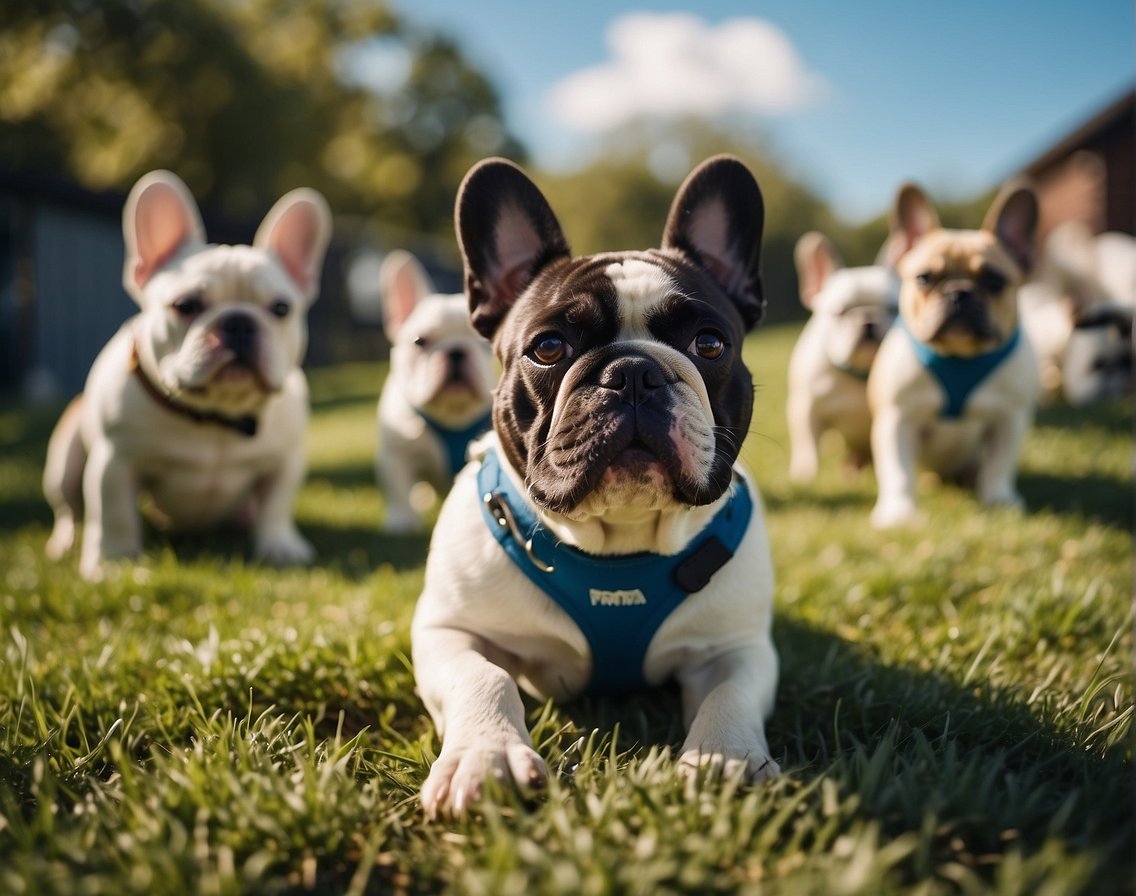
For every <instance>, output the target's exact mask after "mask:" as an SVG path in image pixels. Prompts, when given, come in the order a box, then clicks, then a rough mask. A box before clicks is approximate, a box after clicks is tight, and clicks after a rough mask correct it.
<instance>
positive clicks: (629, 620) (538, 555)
mask: <svg viewBox="0 0 1136 896" xmlns="http://www.w3.org/2000/svg"><path fill="white" fill-rule="evenodd" d="M477 485H478V489H479V491H480V492H481V495H482V504H481V509H482V514H483V515H484V517H485V522H486V524H487V525H488V526H489V531H490V532H492V533H493V537H494V538H496V539H497V542H498V543H499V544H500V545H501V547H502V548H503V549H504V550H505V553H506V554H508V555H509V558H510V559H511V560H512V561H513V563H515V564H516V566H517V568H518V569H519V570H520V571H521V572H523V573H524V574H525V575H526V576H528V577H529V579H530V580H532V582H533V583H534V584H535V585H536V586H537V588H539V589H540V590H541V591H543V592H544V593H545V594H547V595H548V596H549V597H550V598H551V599H552V600H554V601H555V602H556V603H557V604H558V605H559V606H560V608H561V609H562V610H564V612H566V613H567V614H568V615H569V616H571V617H572V620H573V621H574V622H575V623H576V625H578V626H579V627H580V631H581V632H583V634H584V637H585V638H586V639H587V641H588V646H589V647H590V648H591V652H592V675H591V679H590V681H589V682H588V687H587V691H588V692H589V693H592V694H612V693H623V692H626V691H633V690H638V689H641V688H643V687H645V686H646V684H647V681H646V678H645V677H644V675H643V662H644V660H645V659H646V657H647V648H648V646H650V643H651V639H652V638H653V637H654V636H655V632H657V631H658V630H659V626H661V625H662V624H663V621H664V620H665V619H666V618H667V617H668V616H669V615H670V614H671V613H672V612H673V611H674V609H675V608H676V607H677V606H678V605H679V604H680V603H682V602H683V600H685V599H686V597H687V595H689V594H694V593H695V592H697V591H701V590H702V589H703V588H704V587H705V586H706V584H707V583H708V582H709V581H710V577H711V576H712V575H714V573H716V572H717V571H718V570H719V569H721V568H722V567H723V566H724V565H725V564H726V563H727V562H728V561H729V560H730V558H731V557H733V556H734V552H735V551H737V548H738V545H739V544H740V543H741V540H742V537H743V535H744V534H745V531H746V529H747V528H748V526H749V521H750V517H751V515H752V513H753V499H752V498H751V497H750V493H749V488H748V487H747V486H746V483H745V482H744V481H743V480H741V479H739V478H735V479H734V482H733V483H732V484H731V486H730V498H729V500H728V501H727V502H726V504H725V506H723V507H722V509H721V510H719V511H718V512H717V513H716V514H715V515H714V518H713V519H712V520H711V521H710V523H709V524H708V525H707V526H706V528H705V529H703V530H702V532H700V533H699V535H698V537H697V538H696V539H695V540H694V542H693V544H692V545H691V546H689V547H687V548H686V549H685V550H683V551H682V552H681V553H678V554H675V555H673V556H666V555H663V554H653V553H648V552H642V553H638V554H628V555H624V556H618V557H600V556H596V555H594V554H587V553H585V552H583V551H581V550H579V549H577V548H574V547H571V546H570V545H566V544H562V543H561V542H559V541H557V539H556V538H555V537H554V536H553V535H551V534H550V533H549V532H548V530H547V529H545V528H544V527H542V526H541V525H540V522H539V520H538V519H537V516H536V513H535V512H534V511H533V509H532V507H531V505H530V504H529V502H528V501H527V500H526V499H525V498H524V497H523V496H522V495H521V494H520V493H519V491H518V490H517V488H516V487H515V486H514V485H513V483H512V480H510V478H509V477H508V476H507V475H505V473H504V471H503V470H502V469H501V463H500V459H499V458H498V457H497V453H496V451H495V450H494V449H492V448H491V449H489V451H488V452H487V453H486V455H485V458H484V460H483V461H482V463H481V469H480V470H479V471H478V474H477Z"/></svg>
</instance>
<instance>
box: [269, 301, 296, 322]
mask: <svg viewBox="0 0 1136 896" xmlns="http://www.w3.org/2000/svg"><path fill="white" fill-rule="evenodd" d="M291 310H292V306H291V305H289V304H288V303H287V302H285V301H284V300H283V299H277V300H276V301H275V302H273V303H272V304H271V305H269V306H268V313H269V314H271V315H272V316H273V317H279V318H285V317H287V316H288V313H289V312H290V311H291Z"/></svg>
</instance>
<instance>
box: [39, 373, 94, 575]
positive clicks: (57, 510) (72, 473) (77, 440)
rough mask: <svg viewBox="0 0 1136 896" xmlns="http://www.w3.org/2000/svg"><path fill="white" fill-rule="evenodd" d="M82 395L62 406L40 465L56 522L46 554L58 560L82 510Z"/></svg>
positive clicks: (72, 536) (71, 540)
mask: <svg viewBox="0 0 1136 896" xmlns="http://www.w3.org/2000/svg"><path fill="white" fill-rule="evenodd" d="M82 406H83V396H82V395H79V396H78V397H76V398H75V399H74V400H73V401H72V402H71V403H70V404H69V405H68V406H67V408H66V410H64V412H63V416H61V417H60V418H59V422H58V423H57V424H56V425H55V429H54V431H53V432H52V433H51V439H50V440H49V441H48V443H47V461H46V463H45V464H44V469H43V493H44V496H45V497H46V498H47V502H48V504H50V505H51V509H52V511H53V512H54V514H55V525H54V526H53V527H52V530H51V537H50V538H48V540H47V548H46V551H47V556H48V557H50V558H51V559H53V560H57V559H59V558H60V557H62V556H63V555H64V554H66V553H67V552H68V551H69V550H70V549H71V547H72V545H74V543H75V527H76V523H77V521H78V519H79V518H80V517H81V516H82V514H83V467H84V465H85V464H86V462H87V451H86V449H85V448H84V447H83V439H82V437H81V435H80V433H79V417H80V412H81V409H82Z"/></svg>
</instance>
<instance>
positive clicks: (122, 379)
mask: <svg viewBox="0 0 1136 896" xmlns="http://www.w3.org/2000/svg"><path fill="white" fill-rule="evenodd" d="M123 232H124V236H125V239H126V262H125V268H124V273H123V283H124V284H125V286H126V290H127V292H128V293H129V294H130V295H131V297H132V298H133V299H134V300H135V301H136V302H138V304H139V306H140V308H141V310H140V312H139V313H138V314H137V315H135V316H134V317H132V318H130V319H129V320H128V321H127V322H126V323H125V324H123V326H122V328H121V329H120V330H119V331H118V333H117V334H115V336H114V337H113V338H112V339H111V341H110V342H109V343H107V345H106V346H105V347H104V348H103V349H102V351H101V352H100V353H99V355H98V357H97V358H96V359H95V362H94V364H93V365H92V367H91V372H90V374H89V376H88V378H87V383H86V386H85V388H84V390H83V393H82V394H81V395H80V396H79V397H78V398H77V399H76V400H75V401H74V402H72V404H71V405H70V406H69V407H68V409H67V411H66V412H65V413H64V415H63V417H62V418H61V419H60V421H59V423H58V424H57V425H56V428H55V431H54V432H53V433H52V436H51V440H50V442H49V444H48V450H47V463H46V466H45V469H44V480H43V485H44V492H45V494H46V496H47V499H48V502H49V503H50V504H51V506H52V509H53V510H54V512H55V526H54V529H53V530H52V534H51V538H50V540H49V541H48V544H47V551H48V554H49V555H50V556H52V557H59V556H62V555H63V554H64V553H65V552H66V551H67V550H69V549H70V548H71V546H72V544H73V543H74V541H75V538H76V530H77V522H78V520H79V519H80V517H81V518H82V520H83V536H82V542H83V543H82V551H81V554H80V561H79V569H80V572H81V573H82V575H83V576H84V577H86V578H88V579H96V578H99V577H100V576H101V575H102V573H103V571H104V565H105V561H108V560H112V559H116V558H125V557H132V556H134V555H136V554H138V553H139V552H140V551H141V550H142V527H141V518H140V513H139V500H140V498H141V497H142V496H146V497H147V498H148V501H149V510H150V516H151V517H152V519H154V521H155V522H157V523H159V524H161V525H167V526H169V527H171V528H175V529H200V528H204V527H212V526H215V525H217V524H220V523H225V522H240V523H250V524H251V526H252V533H253V541H254V550H255V554H256V556H257V557H258V558H260V559H262V560H264V561H266V562H269V563H282V564H283V563H307V562H310V561H311V560H312V558H313V551H312V547H311V545H310V544H309V543H308V542H307V541H306V540H305V539H304V538H303V536H301V535H300V533H299V531H298V530H297V529H296V526H295V523H294V522H293V519H292V505H293V501H294V499H295V496H296V492H297V490H298V489H299V487H300V484H301V482H302V480H303V476H304V471H305V459H304V435H305V429H306V424H307V419H308V391H307V381H306V380H305V378H304V374H303V372H302V371H301V369H300V360H301V358H302V357H303V354H304V350H305V347H306V344H307V320H306V313H307V310H308V307H309V306H310V305H311V303H312V302H313V301H314V300H315V298H316V295H317V293H318V289H319V274H320V268H321V266H322V264H323V257H324V253H325V250H326V248H327V244H328V240H329V238H330V235H331V213H330V212H329V210H328V207H327V203H326V202H325V201H324V199H323V197H322V196H320V195H319V194H318V193H316V192H315V191H314V190H309V189H299V190H293V191H292V192H290V193H288V194H287V195H285V196H284V197H282V198H281V199H280V200H279V201H278V202H277V203H276V204H275V205H274V206H273V207H272V210H271V211H270V212H269V213H268V215H267V217H265V219H264V221H263V222H262V223H261V225H260V228H259V230H258V231H257V234H256V238H255V240H254V241H253V244H252V245H251V246H216V245H208V244H206V242H205V230H204V228H203V226H202V223H201V215H200V213H199V212H198V209H197V204H196V203H195V202H194V200H193V197H192V196H191V195H190V192H189V190H188V189H187V188H186V186H185V184H184V183H182V181H181V180H180V179H179V178H178V177H177V176H176V175H174V174H172V173H170V172H168V171H154V172H151V173H150V174H147V175H146V176H145V177H143V178H142V179H141V180H139V181H138V183H137V184H136V185H135V186H134V188H133V190H132V191H131V192H130V195H129V197H128V199H127V201H126V206H125V209H124V211H123Z"/></svg>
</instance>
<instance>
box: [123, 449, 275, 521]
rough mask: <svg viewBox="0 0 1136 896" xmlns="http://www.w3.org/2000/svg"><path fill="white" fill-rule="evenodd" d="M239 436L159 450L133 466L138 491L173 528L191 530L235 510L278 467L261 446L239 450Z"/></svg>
mask: <svg viewBox="0 0 1136 896" xmlns="http://www.w3.org/2000/svg"><path fill="white" fill-rule="evenodd" d="M240 438H243V437H241V436H239V435H235V434H234V435H230V434H228V433H222V432H217V433H202V434H201V437H199V438H196V439H189V440H187V441H184V442H181V443H180V444H177V445H173V444H169V443H167V444H165V445H163V446H161V447H160V448H158V449H157V450H154V451H153V452H152V453H150V454H148V455H147V457H146V458H145V459H144V460H142V461H141V462H140V463H139V465H138V469H139V473H140V483H139V484H140V486H141V487H142V490H143V491H144V492H145V493H146V494H147V495H148V496H149V497H150V498H151V499H152V500H153V502H154V504H155V505H157V507H158V509H159V510H161V512H162V513H163V515H165V516H166V517H168V518H169V520H170V523H171V525H173V526H174V527H175V528H188V529H192V528H197V527H200V526H209V525H213V524H215V523H217V522H219V521H221V520H225V519H228V518H230V517H232V516H233V515H234V514H236V513H237V512H238V511H240V510H241V508H242V506H243V505H244V503H245V502H246V501H247V499H248V498H249V496H250V495H251V494H252V492H253V489H254V488H255V486H256V484H257V481H258V480H259V479H260V478H261V477H263V476H264V475H266V474H267V473H268V472H269V471H271V470H273V469H275V468H277V467H278V466H279V462H280V459H279V457H278V456H276V455H274V454H273V453H271V452H268V451H267V450H265V448H264V447H263V446H260V445H255V444H242V443H240V442H238V441H237V439H240Z"/></svg>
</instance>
